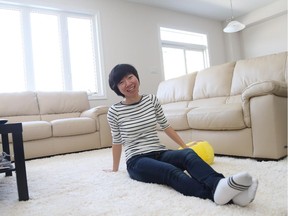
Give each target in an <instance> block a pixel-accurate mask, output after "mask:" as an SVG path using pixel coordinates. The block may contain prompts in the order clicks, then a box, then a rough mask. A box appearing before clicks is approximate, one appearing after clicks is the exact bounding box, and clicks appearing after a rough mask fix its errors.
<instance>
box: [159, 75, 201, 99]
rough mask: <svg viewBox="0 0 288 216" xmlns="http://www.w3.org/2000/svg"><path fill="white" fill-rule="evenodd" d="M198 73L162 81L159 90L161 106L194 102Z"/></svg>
mask: <svg viewBox="0 0 288 216" xmlns="http://www.w3.org/2000/svg"><path fill="white" fill-rule="evenodd" d="M196 74H197V73H196V72H194V73H190V74H187V75H184V76H181V77H177V78H174V79H170V80H165V81H162V82H161V83H160V84H159V86H158V90H157V97H158V99H159V101H160V103H161V104H167V103H174V102H179V101H190V100H192V92H193V88H194V83H195V77H196Z"/></svg>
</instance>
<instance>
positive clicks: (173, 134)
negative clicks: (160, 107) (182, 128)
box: [164, 126, 187, 149]
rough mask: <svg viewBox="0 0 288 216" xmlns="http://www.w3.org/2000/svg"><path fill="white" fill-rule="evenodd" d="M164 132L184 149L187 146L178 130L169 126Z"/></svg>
mask: <svg viewBox="0 0 288 216" xmlns="http://www.w3.org/2000/svg"><path fill="white" fill-rule="evenodd" d="M164 132H165V133H166V134H167V135H168V136H169V137H170V138H171V139H172V140H174V141H175V142H176V143H177V144H178V145H179V146H181V147H182V148H183V149H184V148H187V146H186V144H185V143H184V141H183V140H182V139H181V137H180V136H179V135H178V134H177V132H176V131H175V130H174V129H173V128H172V127H171V126H169V127H168V128H166V129H165V130H164Z"/></svg>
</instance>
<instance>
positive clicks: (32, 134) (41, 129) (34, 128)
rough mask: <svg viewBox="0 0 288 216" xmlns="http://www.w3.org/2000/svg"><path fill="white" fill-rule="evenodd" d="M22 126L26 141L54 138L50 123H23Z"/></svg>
mask: <svg viewBox="0 0 288 216" xmlns="http://www.w3.org/2000/svg"><path fill="white" fill-rule="evenodd" d="M22 126H23V140H24V141H31V140H38V139H46V138H49V137H51V136H52V128H51V124H50V123H49V122H46V121H28V122H22Z"/></svg>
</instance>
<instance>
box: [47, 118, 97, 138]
mask: <svg viewBox="0 0 288 216" xmlns="http://www.w3.org/2000/svg"><path fill="white" fill-rule="evenodd" d="M51 124H52V131H53V136H55V137H61V136H73V135H81V134H88V133H94V132H96V130H97V127H96V122H95V120H94V119H92V118H87V117H81V118H67V119H57V120H53V121H51Z"/></svg>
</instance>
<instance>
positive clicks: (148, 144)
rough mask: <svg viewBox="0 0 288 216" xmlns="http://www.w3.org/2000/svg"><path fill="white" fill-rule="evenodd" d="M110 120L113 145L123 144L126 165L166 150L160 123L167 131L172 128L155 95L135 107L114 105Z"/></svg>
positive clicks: (147, 96) (109, 112) (149, 96)
mask: <svg viewBox="0 0 288 216" xmlns="http://www.w3.org/2000/svg"><path fill="white" fill-rule="evenodd" d="M107 119H108V122H109V125H110V128H111V133H112V139H113V144H114V145H115V144H123V146H124V150H125V156H126V161H128V160H129V159H130V158H131V157H133V156H135V155H139V154H144V153H148V152H153V151H160V150H166V148H165V146H164V145H162V144H160V140H159V138H158V135H157V130H156V127H157V123H158V124H159V125H160V128H161V129H163V130H164V129H166V128H167V127H169V124H168V122H167V119H166V117H165V116H164V113H163V110H162V107H161V105H160V103H159V101H158V99H157V97H156V96H155V95H152V94H149V95H143V96H142V98H141V100H140V101H139V102H138V103H135V104H129V105H125V104H123V103H121V102H120V103H117V104H114V105H112V106H111V107H110V108H109V111H108V114H107Z"/></svg>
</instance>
